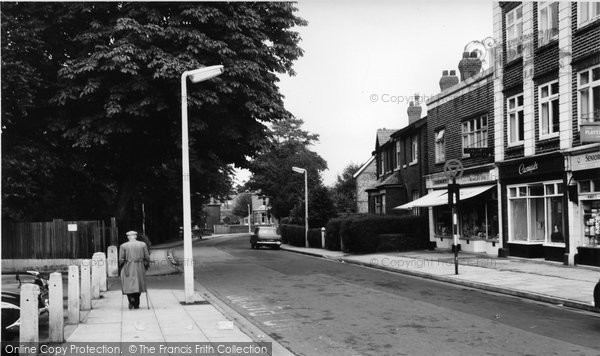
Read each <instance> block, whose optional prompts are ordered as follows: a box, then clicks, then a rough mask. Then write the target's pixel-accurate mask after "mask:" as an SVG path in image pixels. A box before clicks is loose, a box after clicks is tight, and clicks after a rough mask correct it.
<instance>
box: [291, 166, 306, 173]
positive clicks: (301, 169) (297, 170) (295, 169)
mask: <svg viewBox="0 0 600 356" xmlns="http://www.w3.org/2000/svg"><path fill="white" fill-rule="evenodd" d="M292 171H294V172H296V173H302V174H304V173H306V169H304V168H299V167H292Z"/></svg>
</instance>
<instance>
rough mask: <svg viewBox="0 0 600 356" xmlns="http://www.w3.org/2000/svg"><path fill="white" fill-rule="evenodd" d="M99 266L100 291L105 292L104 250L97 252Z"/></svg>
mask: <svg viewBox="0 0 600 356" xmlns="http://www.w3.org/2000/svg"><path fill="white" fill-rule="evenodd" d="M98 257H99V258H100V259H99V262H100V266H98V267H99V268H100V292H106V290H107V286H106V255H105V254H104V252H98Z"/></svg>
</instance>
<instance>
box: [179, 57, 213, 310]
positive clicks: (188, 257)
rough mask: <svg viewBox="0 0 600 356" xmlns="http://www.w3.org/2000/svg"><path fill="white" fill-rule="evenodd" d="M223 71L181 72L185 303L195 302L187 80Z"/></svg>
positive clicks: (210, 76) (208, 77)
mask: <svg viewBox="0 0 600 356" xmlns="http://www.w3.org/2000/svg"><path fill="white" fill-rule="evenodd" d="M221 73H223V66H222V65H217V66H211V67H204V68H199V69H195V70H189V71H185V72H183V74H181V171H182V179H181V180H182V181H183V279H184V291H185V303H194V302H195V300H194V264H193V262H192V261H193V256H192V202H191V198H190V153H189V146H188V145H189V143H188V141H189V140H188V114H187V80H188V78H189V79H190V81H191V82H192V83H199V82H202V81H204V80H208V79H210V78H213V77H216V76H217V75H219V74H221Z"/></svg>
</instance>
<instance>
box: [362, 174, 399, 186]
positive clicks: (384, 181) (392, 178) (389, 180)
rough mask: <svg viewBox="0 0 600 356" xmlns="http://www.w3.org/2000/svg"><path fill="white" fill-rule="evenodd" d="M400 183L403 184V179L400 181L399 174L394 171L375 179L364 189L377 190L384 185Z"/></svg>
mask: <svg viewBox="0 0 600 356" xmlns="http://www.w3.org/2000/svg"><path fill="white" fill-rule="evenodd" d="M402 184H403V181H402V177H401V176H400V174H398V173H394V174H391V175H389V176H387V177H386V178H379V179H377V181H375V183H373V184H371V185H370V186H369V187H368V188H367V189H365V190H378V189H379V188H381V187H384V186H390V185H402Z"/></svg>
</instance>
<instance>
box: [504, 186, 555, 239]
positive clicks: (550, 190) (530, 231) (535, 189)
mask: <svg viewBox="0 0 600 356" xmlns="http://www.w3.org/2000/svg"><path fill="white" fill-rule="evenodd" d="M508 192H509V194H508V209H509V211H508V219H509V224H508V225H509V240H510V241H513V242H543V243H564V242H565V241H564V225H563V222H564V211H563V205H562V204H563V202H562V201H563V187H562V183H561V182H544V183H535V184H529V185H522V186H512V187H508Z"/></svg>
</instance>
